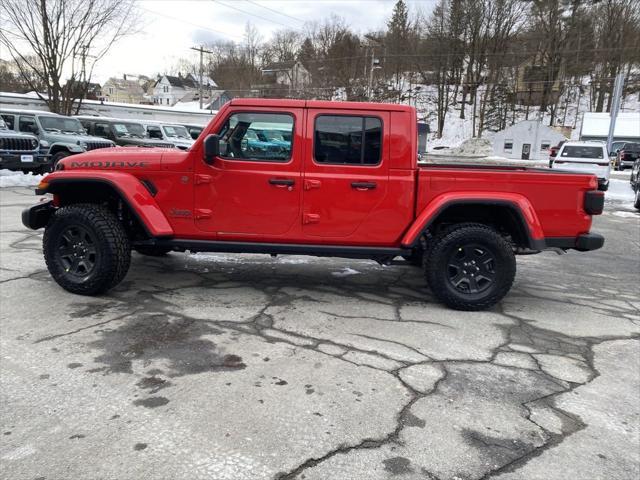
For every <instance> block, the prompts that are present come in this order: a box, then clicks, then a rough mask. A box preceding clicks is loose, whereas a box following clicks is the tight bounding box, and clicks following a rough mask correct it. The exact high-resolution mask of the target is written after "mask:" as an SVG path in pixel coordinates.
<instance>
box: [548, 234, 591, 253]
mask: <svg viewBox="0 0 640 480" xmlns="http://www.w3.org/2000/svg"><path fill="white" fill-rule="evenodd" d="M536 242H540V243H539V245H538V246H539V247H542V248H538V250H548V249H551V248H561V249H563V250H570V249H571V250H578V251H579V252H588V251H591V250H598V249H599V248H602V246H603V245H604V237H603V236H602V235H599V234H597V233H583V234H582V235H578V236H577V237H550V238H545V239H544V240H536Z"/></svg>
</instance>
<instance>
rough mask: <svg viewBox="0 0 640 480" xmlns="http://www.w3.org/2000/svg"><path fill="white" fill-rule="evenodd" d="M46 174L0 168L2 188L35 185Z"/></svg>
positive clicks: (0, 184) (0, 186) (0, 185)
mask: <svg viewBox="0 0 640 480" xmlns="http://www.w3.org/2000/svg"><path fill="white" fill-rule="evenodd" d="M42 177H44V175H34V174H33V173H22V172H14V171H12V170H6V169H2V170H0V188H5V187H35V186H36V185H37V184H38V183H40V180H42Z"/></svg>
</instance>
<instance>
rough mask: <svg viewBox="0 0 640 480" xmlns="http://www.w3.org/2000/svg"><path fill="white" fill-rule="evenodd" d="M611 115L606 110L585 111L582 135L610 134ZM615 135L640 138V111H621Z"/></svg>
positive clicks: (603, 135) (600, 135)
mask: <svg viewBox="0 0 640 480" xmlns="http://www.w3.org/2000/svg"><path fill="white" fill-rule="evenodd" d="M610 121H611V116H610V115H609V113H606V112H585V114H584V117H583V119H582V130H581V131H580V137H602V138H606V137H607V135H608V134H609V122H610ZM613 136H614V137H627V138H640V112H621V113H618V118H617V119H616V128H615V131H614V132H613Z"/></svg>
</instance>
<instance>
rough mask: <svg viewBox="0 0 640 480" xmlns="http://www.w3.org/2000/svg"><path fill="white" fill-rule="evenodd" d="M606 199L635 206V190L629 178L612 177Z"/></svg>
mask: <svg viewBox="0 0 640 480" xmlns="http://www.w3.org/2000/svg"><path fill="white" fill-rule="evenodd" d="M604 198H605V200H606V201H612V202H621V203H625V204H629V205H630V206H631V207H633V200H634V192H633V189H632V188H631V185H630V184H629V179H628V178H627V179H619V178H611V179H610V180H609V190H607V191H606V192H605V194H604Z"/></svg>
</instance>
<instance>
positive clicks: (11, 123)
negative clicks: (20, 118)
mask: <svg viewBox="0 0 640 480" xmlns="http://www.w3.org/2000/svg"><path fill="white" fill-rule="evenodd" d="M2 119H3V120H4V123H6V124H7V128H8V129H9V130H14V129H15V128H14V127H15V122H16V119H15V117H14V116H13V115H2Z"/></svg>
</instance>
